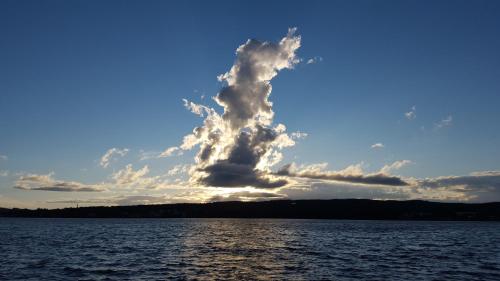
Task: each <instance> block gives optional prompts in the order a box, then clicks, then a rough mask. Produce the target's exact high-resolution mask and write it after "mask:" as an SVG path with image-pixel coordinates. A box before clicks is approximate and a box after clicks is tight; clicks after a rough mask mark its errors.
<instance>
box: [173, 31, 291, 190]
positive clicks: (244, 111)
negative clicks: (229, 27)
mask: <svg viewBox="0 0 500 281" xmlns="http://www.w3.org/2000/svg"><path fill="white" fill-rule="evenodd" d="M295 32H296V30H295V29H290V30H289V32H288V34H287V36H285V37H284V38H283V39H281V41H279V42H278V43H272V42H261V41H258V40H255V39H250V40H248V41H247V42H246V43H245V44H243V45H241V46H240V47H239V48H238V49H237V50H236V61H235V62H234V65H233V66H232V67H231V69H230V70H229V71H228V72H226V73H224V74H222V75H220V76H219V77H218V78H219V80H220V81H222V82H224V83H226V86H225V87H223V88H222V89H221V91H220V92H219V93H218V94H217V95H216V96H215V97H214V100H215V101H216V102H217V104H218V105H220V106H221V107H222V108H223V113H222V114H219V113H218V112H217V111H216V110H215V109H213V108H209V107H207V106H204V105H199V104H195V103H193V102H190V101H187V100H185V101H184V103H185V106H186V108H188V109H189V110H190V111H192V112H193V113H195V114H197V115H199V116H202V117H204V118H205V119H204V121H203V125H202V126H200V127H196V128H194V129H193V132H192V133H191V134H189V135H187V136H185V137H184V140H183V143H182V145H180V146H179V147H171V148H169V149H168V151H169V152H171V151H175V150H189V149H193V148H194V147H196V146H199V152H198V154H197V155H196V159H195V161H196V165H195V167H194V168H193V169H192V170H191V182H194V183H197V184H202V185H206V186H218V187H242V186H253V187H260V188H274V187H280V186H283V185H285V184H286V183H287V181H286V180H283V179H280V178H277V177H276V176H275V175H272V174H271V173H269V171H270V168H271V166H273V165H274V164H276V163H277V162H279V161H280V160H281V158H282V155H281V152H280V150H281V149H282V148H284V147H288V146H292V145H294V141H293V139H292V138H291V137H290V136H288V134H287V133H286V132H285V131H286V127H285V126H284V125H282V124H278V125H276V126H273V125H272V121H273V116H274V112H273V110H272V103H271V101H269V96H270V94H271V91H272V86H271V83H270V81H271V80H272V79H273V78H274V77H275V76H276V75H277V74H278V72H279V71H280V70H282V69H287V68H293V66H294V65H295V64H296V63H298V62H299V60H298V58H297V57H296V54H295V52H296V50H297V49H298V48H299V47H300V36H298V35H295Z"/></svg>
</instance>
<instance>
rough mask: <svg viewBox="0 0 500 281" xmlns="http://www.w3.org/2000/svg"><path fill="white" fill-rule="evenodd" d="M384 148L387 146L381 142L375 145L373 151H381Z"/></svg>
mask: <svg viewBox="0 0 500 281" xmlns="http://www.w3.org/2000/svg"><path fill="white" fill-rule="evenodd" d="M384 147H385V145H384V144H383V143H381V142H377V143H374V144H372V146H371V148H373V149H381V148H384Z"/></svg>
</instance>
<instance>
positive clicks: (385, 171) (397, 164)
mask: <svg viewBox="0 0 500 281" xmlns="http://www.w3.org/2000/svg"><path fill="white" fill-rule="evenodd" d="M411 163H412V162H411V161H410V160H400V161H396V162H394V163H392V164H388V165H385V166H384V167H382V169H380V172H381V173H383V174H390V173H391V172H393V171H396V170H399V169H401V168H403V167H404V166H407V165H409V164H411Z"/></svg>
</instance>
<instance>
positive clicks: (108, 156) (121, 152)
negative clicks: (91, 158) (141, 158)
mask: <svg viewBox="0 0 500 281" xmlns="http://www.w3.org/2000/svg"><path fill="white" fill-rule="evenodd" d="M128 152H129V149H128V148H123V149H119V148H116V147H113V148H110V149H108V151H106V153H104V155H103V156H102V157H101V161H100V162H99V164H100V165H101V167H103V168H107V167H108V166H109V164H110V162H111V160H113V158H114V157H116V156H122V157H123V156H125V155H127V153H128Z"/></svg>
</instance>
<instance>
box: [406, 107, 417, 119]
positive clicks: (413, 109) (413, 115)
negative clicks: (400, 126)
mask: <svg viewBox="0 0 500 281" xmlns="http://www.w3.org/2000/svg"><path fill="white" fill-rule="evenodd" d="M405 117H406V119H408V120H413V119H415V118H417V107H416V106H412V107H411V108H410V111H408V112H405Z"/></svg>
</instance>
